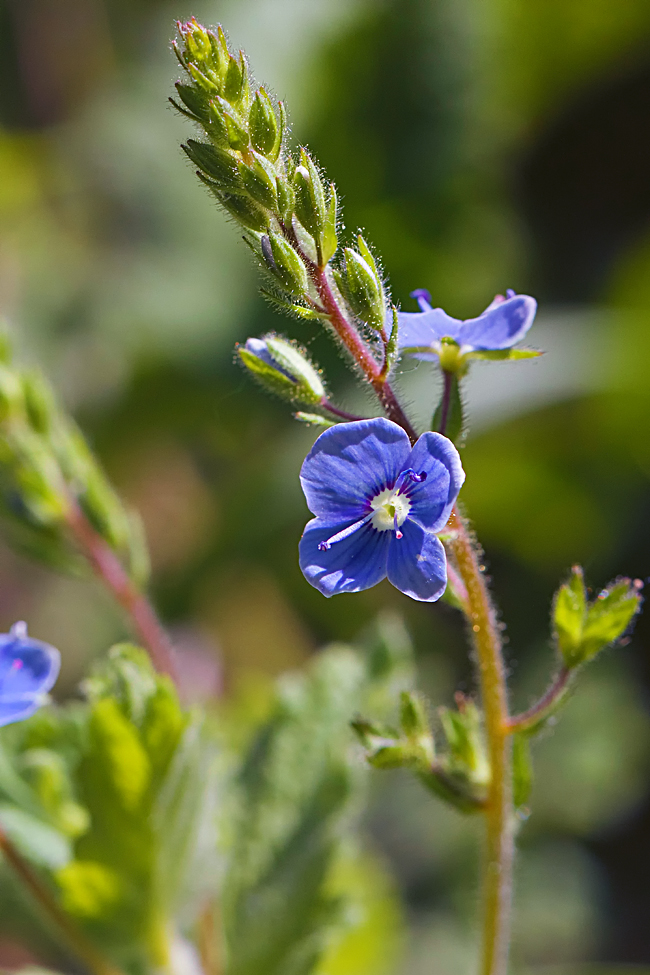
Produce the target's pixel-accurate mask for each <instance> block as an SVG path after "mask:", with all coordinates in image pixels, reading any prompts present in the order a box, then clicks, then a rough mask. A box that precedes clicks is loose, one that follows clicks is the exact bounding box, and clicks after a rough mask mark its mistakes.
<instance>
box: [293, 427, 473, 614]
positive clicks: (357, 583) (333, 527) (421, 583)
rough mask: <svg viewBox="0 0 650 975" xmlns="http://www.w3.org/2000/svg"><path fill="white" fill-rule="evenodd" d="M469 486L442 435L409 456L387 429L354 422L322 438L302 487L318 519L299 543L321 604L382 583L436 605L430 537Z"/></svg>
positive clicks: (438, 586) (436, 561) (439, 577)
mask: <svg viewBox="0 0 650 975" xmlns="http://www.w3.org/2000/svg"><path fill="white" fill-rule="evenodd" d="M464 480H465V473H464V471H463V468H462V465H461V462H460V457H459V455H458V451H457V450H456V448H455V447H454V445H453V443H452V442H451V441H450V440H447V438H446V437H443V436H442V435H441V434H439V433H424V434H422V436H421V437H420V439H419V440H418V442H417V443H416V445H415V446H414V447H413V448H411V443H410V441H409V438H408V437H407V435H406V433H405V432H404V430H402V428H401V427H399V426H397V424H396V423H392V422H391V421H390V420H385V419H381V418H380V419H376V420H356V421H354V422H352V423H343V424H339V425H337V426H335V427H331V428H330V429H329V430H326V431H325V433H322V434H321V435H320V437H319V438H318V440H317V441H316V442H315V444H314V446H313V447H312V449H311V450H310V452H309V454H308V455H307V457H306V458H305V461H304V463H303V465H302V470H301V473H300V482H301V484H302V489H303V491H304V492H305V497H306V499H307V504H308V506H309V510H310V511H311V512H312V513H313V514H314V515H316V517H315V518H314V519H313V521H310V522H309V524H308V525H307V527H306V528H305V531H304V533H303V536H302V539H301V541H300V568H301V569H302V571H303V573H304V575H305V578H306V579H307V581H308V582H310V583H311V584H312V586H315V587H316V589H319V590H320V592H322V593H323V595H325V596H334V595H336V594H337V593H340V592H359V591H360V590H362V589H369V588H370V587H371V586H375V585H377V583H378V582H381V580H382V579H384V578H385V577H386V576H388V579H389V581H390V582H392V584H393V585H394V586H396V587H397V589H400V590H401V591H402V592H403V593H406V595H407V596H411V598H412V599H419V600H423V601H425V602H433V601H434V600H436V599H439V598H440V596H442V594H443V592H444V591H445V587H446V585H447V560H446V557H445V550H444V548H443V546H442V543H441V542H440V539H439V538H438V537H437V536H436V534H435V533H436V532H439V531H441V530H442V529H443V528H444V527H445V525H446V523H447V521H448V519H449V515H450V513H451V509H452V507H453V504H454V502H455V500H456V497H457V495H458V492H459V491H460V488H461V486H462V483H463V481H464Z"/></svg>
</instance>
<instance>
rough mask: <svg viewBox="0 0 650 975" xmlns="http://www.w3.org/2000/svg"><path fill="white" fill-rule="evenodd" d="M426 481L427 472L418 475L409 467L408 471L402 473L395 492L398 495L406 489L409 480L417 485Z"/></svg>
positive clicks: (396, 483) (394, 489)
mask: <svg viewBox="0 0 650 975" xmlns="http://www.w3.org/2000/svg"><path fill="white" fill-rule="evenodd" d="M426 479H427V472H426V471H420V473H419V474H417V473H416V472H415V471H414V470H412V469H411V468H410V467H409V468H408V469H407V470H405V471H402V473H401V474H400V476H399V477H398V478H397V480H396V482H395V487H394V488H393V491H395V493H396V494H399V492H400V491H401V490H402V488H403V487H404V484H405V482H406V481H408V480H410V481H413V482H414V483H415V484H421V483H422V481H426Z"/></svg>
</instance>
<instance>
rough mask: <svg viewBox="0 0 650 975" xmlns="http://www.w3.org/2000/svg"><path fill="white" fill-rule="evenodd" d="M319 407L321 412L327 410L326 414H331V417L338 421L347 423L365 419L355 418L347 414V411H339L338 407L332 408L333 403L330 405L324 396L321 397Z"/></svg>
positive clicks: (355, 416)
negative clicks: (336, 418) (335, 417)
mask: <svg viewBox="0 0 650 975" xmlns="http://www.w3.org/2000/svg"><path fill="white" fill-rule="evenodd" d="M319 406H320V407H321V408H322V409H323V410H327V412H328V413H331V414H332V416H337V417H338V418H339V419H341V420H346V421H348V422H349V421H350V420H364V419H365V417H363V416H357V415H356V414H355V413H348V411H347V410H340V409H339V408H338V406H334V404H333V403H330V401H329V400H328V399H326V397H325V396H323V398H322V400H321V401H320V403H319Z"/></svg>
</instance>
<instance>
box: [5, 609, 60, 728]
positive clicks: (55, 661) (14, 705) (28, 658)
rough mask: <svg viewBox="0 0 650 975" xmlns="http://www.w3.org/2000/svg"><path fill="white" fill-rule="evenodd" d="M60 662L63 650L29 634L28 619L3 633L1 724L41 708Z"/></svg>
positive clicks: (28, 714)
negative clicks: (26, 622) (56, 648)
mask: <svg viewBox="0 0 650 975" xmlns="http://www.w3.org/2000/svg"><path fill="white" fill-rule="evenodd" d="M60 663H61V655H60V654H59V651H58V650H55V648H54V647H51V646H50V645H49V644H48V643H42V642H41V641H40V640H32V638H31V637H29V636H27V625H26V624H25V623H15V624H14V626H12V627H11V630H10V631H9V633H2V634H0V725H5V724H11V722H12V721H21V720H22V719H23V718H28V717H29V716H30V715H31V714H33V713H34V712H35V711H37V710H38V708H39V707H40V706H41V705H42V704H43V702H44V699H45V695H46V694H47V692H48V691H49V690H50V688H51V687H52V686H53V685H54V682H55V681H56V679H57V677H58V674H59V666H60Z"/></svg>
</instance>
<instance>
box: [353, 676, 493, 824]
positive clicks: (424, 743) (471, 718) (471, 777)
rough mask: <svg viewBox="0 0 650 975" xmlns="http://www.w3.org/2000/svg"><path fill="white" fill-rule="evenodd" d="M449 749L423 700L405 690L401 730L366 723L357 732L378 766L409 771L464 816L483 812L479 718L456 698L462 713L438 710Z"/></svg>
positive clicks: (484, 767) (484, 765) (486, 772)
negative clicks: (439, 747)
mask: <svg viewBox="0 0 650 975" xmlns="http://www.w3.org/2000/svg"><path fill="white" fill-rule="evenodd" d="M438 715H439V719H440V724H441V726H442V732H443V736H444V738H445V747H444V750H443V751H442V752H441V753H438V751H437V749H436V744H435V740H434V736H433V733H432V731H431V727H430V724H429V718H428V715H427V709H426V705H425V702H424V701H423V699H422V698H421V697H420V696H419V695H417V694H413V693H411V692H407V691H404V692H403V693H402V695H401V697H400V714H399V730H397V729H394V728H382V727H380V726H379V725H376V724H373V723H371V722H369V721H365V720H364V719H361V718H359V719H357V720H356V721H354V722H353V728H354V730H355V732H356V734H357V736H358V738H359V740H360V741H361V743H362V745H363V746H364V748H365V749H366V759H367V761H368V762H369V764H370V765H373V766H374V767H375V768H383V769H391V768H408V769H410V770H411V771H412V772H414V773H415V774H416V775H417V777H418V778H419V779H420V781H421V782H423V783H424V785H426V786H427V788H428V789H430V790H431V791H432V792H434V793H435V794H436V795H438V796H439V797H440V798H442V799H445V800H446V801H447V802H449V803H450V804H451V805H453V806H455V807H456V808H457V809H460V810H461V811H462V812H468V813H469V812H477V811H479V810H480V809H482V808H483V805H484V803H485V797H486V793H487V787H488V784H489V780H490V767H489V763H488V760H487V755H486V750H485V742H484V737H483V728H482V721H481V714H480V711H479V709H478V708H477V707H476V705H475V704H474V703H473V702H472V701H470V700H467V699H465V698H461V697H459V698H458V710H453V709H450V708H439V709H438Z"/></svg>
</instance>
